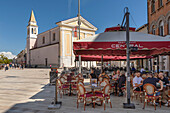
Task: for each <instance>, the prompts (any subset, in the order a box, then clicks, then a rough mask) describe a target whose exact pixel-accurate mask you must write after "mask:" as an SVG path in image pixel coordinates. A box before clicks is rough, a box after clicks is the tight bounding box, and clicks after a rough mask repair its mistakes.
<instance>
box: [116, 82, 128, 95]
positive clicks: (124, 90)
mask: <svg viewBox="0 0 170 113" xmlns="http://www.w3.org/2000/svg"><path fill="white" fill-rule="evenodd" d="M122 85H123V87H121V90H122V92H123V93H124V94H125V96H126V82H125V84H122ZM118 94H119V84H118V87H117V95H118Z"/></svg>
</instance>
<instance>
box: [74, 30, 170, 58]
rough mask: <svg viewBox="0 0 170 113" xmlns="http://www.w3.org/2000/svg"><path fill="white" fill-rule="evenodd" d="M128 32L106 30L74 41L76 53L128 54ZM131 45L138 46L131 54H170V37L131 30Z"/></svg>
mask: <svg viewBox="0 0 170 113" xmlns="http://www.w3.org/2000/svg"><path fill="white" fill-rule="evenodd" d="M125 40H126V32H125V31H117V32H104V33H100V34H97V35H95V36H93V37H88V38H85V39H82V40H79V41H76V42H73V49H74V54H75V55H100V56H101V55H104V56H105V55H106V56H126V43H125ZM130 47H138V51H137V52H131V56H151V55H158V54H169V52H170V38H168V37H160V36H156V35H151V34H144V33H140V32H130Z"/></svg>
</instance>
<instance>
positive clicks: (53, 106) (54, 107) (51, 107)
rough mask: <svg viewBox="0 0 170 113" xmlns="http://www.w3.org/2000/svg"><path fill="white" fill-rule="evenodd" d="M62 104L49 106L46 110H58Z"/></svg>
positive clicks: (57, 103)
mask: <svg viewBox="0 0 170 113" xmlns="http://www.w3.org/2000/svg"><path fill="white" fill-rule="evenodd" d="M61 105H62V102H56V103H55V104H51V105H49V106H48V109H60V107H61Z"/></svg>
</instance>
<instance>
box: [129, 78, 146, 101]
mask: <svg viewBox="0 0 170 113" xmlns="http://www.w3.org/2000/svg"><path fill="white" fill-rule="evenodd" d="M131 84H132V88H133V93H132V96H131V97H132V100H133V98H134V96H136V100H137V99H138V96H139V98H140V101H141V103H142V95H143V91H141V89H140V91H136V90H134V87H133V80H132V81H131ZM139 88H140V87H139Z"/></svg>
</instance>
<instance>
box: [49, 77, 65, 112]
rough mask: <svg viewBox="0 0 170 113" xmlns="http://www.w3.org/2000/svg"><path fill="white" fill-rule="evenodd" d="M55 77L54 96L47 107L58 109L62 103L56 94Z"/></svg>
mask: <svg viewBox="0 0 170 113" xmlns="http://www.w3.org/2000/svg"><path fill="white" fill-rule="evenodd" d="M57 94H58V93H57V78H55V98H54V102H52V103H51V104H50V105H49V106H48V109H59V108H60V107H61V105H62V102H61V101H58V96H57Z"/></svg>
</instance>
